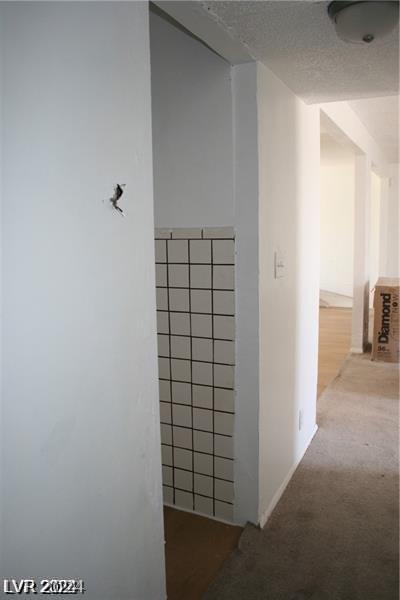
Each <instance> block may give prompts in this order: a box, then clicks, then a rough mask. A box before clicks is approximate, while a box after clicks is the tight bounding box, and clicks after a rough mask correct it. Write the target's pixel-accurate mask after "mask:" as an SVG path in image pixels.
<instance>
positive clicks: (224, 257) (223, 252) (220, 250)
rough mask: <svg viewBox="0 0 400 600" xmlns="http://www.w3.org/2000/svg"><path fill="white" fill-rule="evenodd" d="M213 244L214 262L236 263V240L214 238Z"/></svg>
mask: <svg viewBox="0 0 400 600" xmlns="http://www.w3.org/2000/svg"><path fill="white" fill-rule="evenodd" d="M212 244H213V262H214V264H226V265H233V264H234V262H235V242H234V241H233V240H213V243H212Z"/></svg>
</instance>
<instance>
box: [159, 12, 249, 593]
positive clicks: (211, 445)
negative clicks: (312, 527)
mask: <svg viewBox="0 0 400 600" xmlns="http://www.w3.org/2000/svg"><path fill="white" fill-rule="evenodd" d="M150 47H151V78H152V119H153V167H154V220H155V255H156V296H157V332H158V356H159V389H160V427H161V454H162V470H163V494H164V530H165V541H166V544H165V551H166V570H167V592H168V598H169V599H172V600H184V599H185V600H186V599H187V598H188V597H190V598H191V600H196V599H197V598H198V599H200V598H201V597H202V596H203V594H204V593H205V591H206V589H207V587H208V586H209V584H210V583H211V581H212V580H213V578H214V577H215V575H216V573H217V572H218V570H219V568H220V567H221V566H222V563H223V561H224V560H225V558H226V557H227V556H228V555H229V554H230V552H231V551H232V550H233V549H234V548H235V547H236V546H237V543H238V540H239V537H240V534H241V531H242V528H241V527H237V526H235V525H234V450H233V448H234V440H233V436H234V419H235V402H234V393H235V223H234V202H233V163H232V152H233V139H232V90H231V80H230V65H229V63H227V62H226V61H225V60H224V59H222V58H221V57H220V56H218V55H217V54H215V53H214V52H213V51H212V50H210V49H209V48H208V47H207V46H205V45H204V44H203V43H202V42H201V41H200V40H198V39H197V38H194V37H193V36H192V35H191V34H190V33H189V32H187V31H186V30H185V29H184V28H183V27H182V26H180V24H178V23H175V22H174V21H173V20H172V19H171V17H169V16H166V15H164V13H163V12H162V11H161V10H160V9H158V8H156V7H153V6H152V7H151V11H150Z"/></svg>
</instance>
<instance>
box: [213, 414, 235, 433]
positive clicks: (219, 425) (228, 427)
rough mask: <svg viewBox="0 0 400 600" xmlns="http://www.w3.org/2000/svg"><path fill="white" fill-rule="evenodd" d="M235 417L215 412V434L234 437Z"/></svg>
mask: <svg viewBox="0 0 400 600" xmlns="http://www.w3.org/2000/svg"><path fill="white" fill-rule="evenodd" d="M233 420H234V415H232V414H231V413H222V412H218V411H214V432H215V433H223V434H224V435H233V427H234V423H233Z"/></svg>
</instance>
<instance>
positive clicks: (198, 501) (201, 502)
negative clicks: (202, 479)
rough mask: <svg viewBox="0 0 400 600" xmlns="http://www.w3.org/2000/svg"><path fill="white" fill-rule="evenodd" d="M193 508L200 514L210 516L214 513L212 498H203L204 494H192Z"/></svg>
mask: <svg viewBox="0 0 400 600" xmlns="http://www.w3.org/2000/svg"><path fill="white" fill-rule="evenodd" d="M194 509H195V511H196V512H198V513H201V514H202V515H207V516H209V517H212V516H213V514H214V503H213V500H212V498H205V497H204V496H197V495H196V494H195V496H194Z"/></svg>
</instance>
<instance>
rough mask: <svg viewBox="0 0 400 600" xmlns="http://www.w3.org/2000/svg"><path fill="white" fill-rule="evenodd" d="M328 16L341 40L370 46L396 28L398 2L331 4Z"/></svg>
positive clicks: (381, 0)
mask: <svg viewBox="0 0 400 600" xmlns="http://www.w3.org/2000/svg"><path fill="white" fill-rule="evenodd" d="M328 14H329V17H330V18H331V20H332V21H333V22H334V24H335V29H336V33H337V34H338V36H339V37H340V38H341V39H342V40H344V41H345V42H353V43H356V44H362V43H363V42H364V43H366V44H370V43H371V42H373V41H374V40H375V39H376V38H380V37H383V36H385V35H386V34H388V33H390V32H391V31H392V30H393V29H394V28H395V27H396V25H397V23H398V20H399V2H386V0H378V1H374V0H368V1H364V2H331V3H330V4H329V6H328Z"/></svg>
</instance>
